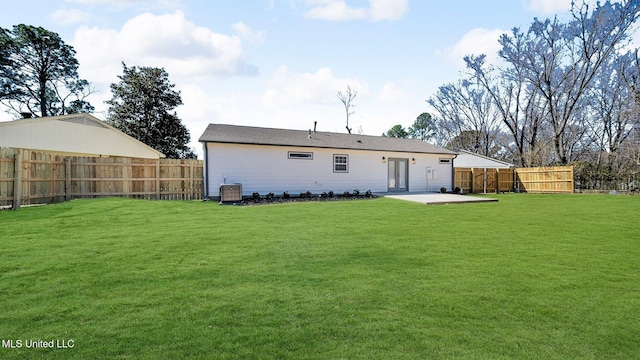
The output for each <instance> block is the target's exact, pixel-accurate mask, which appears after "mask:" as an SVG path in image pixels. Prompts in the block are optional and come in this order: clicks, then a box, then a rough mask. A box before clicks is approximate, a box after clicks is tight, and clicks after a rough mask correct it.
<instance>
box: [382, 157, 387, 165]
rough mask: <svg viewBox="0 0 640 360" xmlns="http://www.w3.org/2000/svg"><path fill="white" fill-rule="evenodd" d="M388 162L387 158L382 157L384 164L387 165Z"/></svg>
mask: <svg viewBox="0 0 640 360" xmlns="http://www.w3.org/2000/svg"><path fill="white" fill-rule="evenodd" d="M386 162H387V158H386V157H384V156H383V157H382V163H383V164H384V163H386Z"/></svg>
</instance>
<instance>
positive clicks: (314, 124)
mask: <svg viewBox="0 0 640 360" xmlns="http://www.w3.org/2000/svg"><path fill="white" fill-rule="evenodd" d="M316 126H318V122H317V121H314V122H313V132H316Z"/></svg>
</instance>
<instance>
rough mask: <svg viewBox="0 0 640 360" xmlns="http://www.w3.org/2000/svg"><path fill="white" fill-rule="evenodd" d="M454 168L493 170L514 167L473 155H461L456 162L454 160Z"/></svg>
mask: <svg viewBox="0 0 640 360" xmlns="http://www.w3.org/2000/svg"><path fill="white" fill-rule="evenodd" d="M453 166H454V167H457V168H491V169H509V168H511V167H512V165H510V164H506V163H503V162H501V161H496V160H492V159H488V158H485V157H482V156H475V155H473V154H466V153H460V154H459V155H458V156H457V157H456V158H455V160H453Z"/></svg>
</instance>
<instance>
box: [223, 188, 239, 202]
mask: <svg viewBox="0 0 640 360" xmlns="http://www.w3.org/2000/svg"><path fill="white" fill-rule="evenodd" d="M241 201H242V184H222V185H220V203H221V204H222V203H236V202H241Z"/></svg>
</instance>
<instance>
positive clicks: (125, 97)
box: [0, 24, 196, 158]
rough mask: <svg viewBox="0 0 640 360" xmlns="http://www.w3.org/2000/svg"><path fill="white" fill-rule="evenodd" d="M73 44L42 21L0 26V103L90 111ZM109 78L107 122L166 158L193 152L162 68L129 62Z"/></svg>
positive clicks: (27, 111) (13, 107) (38, 110)
mask: <svg viewBox="0 0 640 360" xmlns="http://www.w3.org/2000/svg"><path fill="white" fill-rule="evenodd" d="M78 66H79V63H78V60H77V59H76V52H75V50H74V49H73V47H72V46H70V45H67V44H66V43H65V42H64V41H63V40H62V39H61V38H60V36H59V35H58V34H56V33H55V32H52V31H49V30H46V29H44V28H42V27H37V26H31V25H25V24H19V25H15V26H13V28H12V29H4V28H2V27H0V104H2V105H3V106H4V107H5V108H6V109H8V110H9V111H10V112H12V113H14V114H20V115H21V116H23V117H32V116H35V117H45V116H58V115H65V114H74V113H81V112H93V111H94V109H95V108H94V107H93V106H92V105H91V103H89V102H88V101H87V97H88V96H89V95H90V94H91V93H93V89H92V88H91V85H90V83H89V81H87V80H85V79H81V78H80V77H79V75H78ZM122 66H123V74H122V75H121V76H118V78H119V79H120V82H118V83H114V84H111V91H112V95H113V97H112V99H111V100H109V101H107V102H106V103H107V104H108V105H109V108H108V111H107V116H106V123H108V124H110V125H112V126H114V127H115V128H117V129H119V130H121V131H123V132H124V133H126V134H128V135H130V136H132V137H134V138H136V139H138V140H140V141H142V142H143V143H145V144H147V145H149V146H151V147H153V148H154V149H156V150H158V151H160V152H162V153H163V154H164V155H165V156H167V157H168V158H195V157H196V155H195V153H194V152H193V150H191V149H190V148H189V147H188V145H187V144H188V143H189V139H190V135H189V131H188V130H187V128H186V127H185V126H184V125H183V124H182V121H181V120H180V118H179V117H178V116H177V114H176V112H175V108H176V107H177V106H179V105H181V104H182V99H181V97H180V93H179V92H177V91H175V90H173V88H174V85H173V84H171V83H170V82H169V77H168V74H167V72H166V71H165V70H164V69H163V68H153V67H135V66H133V67H127V65H126V64H124V63H123V64H122Z"/></svg>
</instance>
